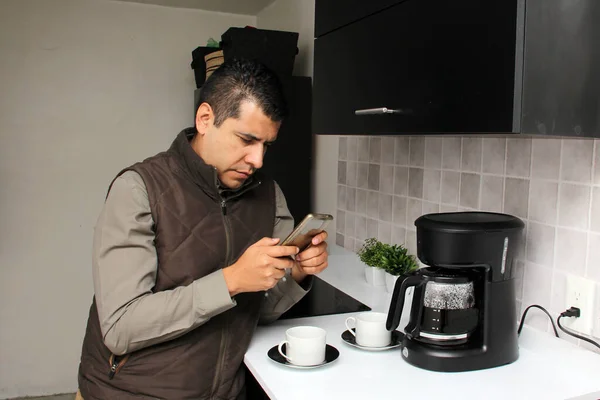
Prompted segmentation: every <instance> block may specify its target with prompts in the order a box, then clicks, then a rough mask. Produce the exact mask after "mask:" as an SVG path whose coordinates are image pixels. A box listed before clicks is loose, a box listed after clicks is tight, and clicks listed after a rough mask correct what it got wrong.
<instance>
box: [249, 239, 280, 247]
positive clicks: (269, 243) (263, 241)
mask: <svg viewBox="0 0 600 400" xmlns="http://www.w3.org/2000/svg"><path fill="white" fill-rule="evenodd" d="M277 243H279V238H270V237H264V238H262V239H260V240H259V241H258V242H256V243H254V246H275V245H276V244H277Z"/></svg>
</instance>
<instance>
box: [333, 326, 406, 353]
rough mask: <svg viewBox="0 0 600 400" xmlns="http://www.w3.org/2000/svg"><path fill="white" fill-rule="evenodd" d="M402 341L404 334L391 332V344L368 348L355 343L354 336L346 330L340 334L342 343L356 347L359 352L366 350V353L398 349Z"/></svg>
mask: <svg viewBox="0 0 600 400" xmlns="http://www.w3.org/2000/svg"><path fill="white" fill-rule="evenodd" d="M353 330H354V329H353ZM402 339H404V334H402V332H399V331H393V332H392V342H391V343H390V344H389V345H387V346H382V347H368V346H361V345H359V344H358V343H356V337H354V335H353V334H352V333H350V331H348V330H346V331H344V333H342V340H343V341H344V343H346V344H348V345H350V346H353V347H356V348H358V349H361V350H366V351H383V350H391V349H395V348H396V347H400V346H401V345H402Z"/></svg>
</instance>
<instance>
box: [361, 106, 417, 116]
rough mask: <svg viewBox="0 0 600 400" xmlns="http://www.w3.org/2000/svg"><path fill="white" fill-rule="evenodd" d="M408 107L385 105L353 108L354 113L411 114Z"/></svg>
mask: <svg viewBox="0 0 600 400" xmlns="http://www.w3.org/2000/svg"><path fill="white" fill-rule="evenodd" d="M411 113H412V110H410V109H405V110H403V109H400V108H399V109H392V108H387V107H379V108H364V109H362V110H354V114H355V115H379V114H411Z"/></svg>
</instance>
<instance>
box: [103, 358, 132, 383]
mask: <svg viewBox="0 0 600 400" xmlns="http://www.w3.org/2000/svg"><path fill="white" fill-rule="evenodd" d="M128 359H129V354H127V355H126V356H125V357H123V358H122V359H121V360H120V361H117V356H115V355H114V354H111V355H110V358H109V359H108V365H110V371H109V372H108V379H112V378H114V377H115V374H116V373H117V372H119V371H120V370H121V368H123V365H125V363H126V362H127V360H128Z"/></svg>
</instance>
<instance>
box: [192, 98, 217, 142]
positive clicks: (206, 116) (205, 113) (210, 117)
mask: <svg viewBox="0 0 600 400" xmlns="http://www.w3.org/2000/svg"><path fill="white" fill-rule="evenodd" d="M214 118H215V115H214V113H213V109H212V107H211V106H210V104H208V103H202V104H200V107H198V111H197V112H196V130H197V131H198V133H199V134H200V135H204V134H206V131H207V130H208V128H209V127H210V126H211V125H212V124H213V123H214Z"/></svg>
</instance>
